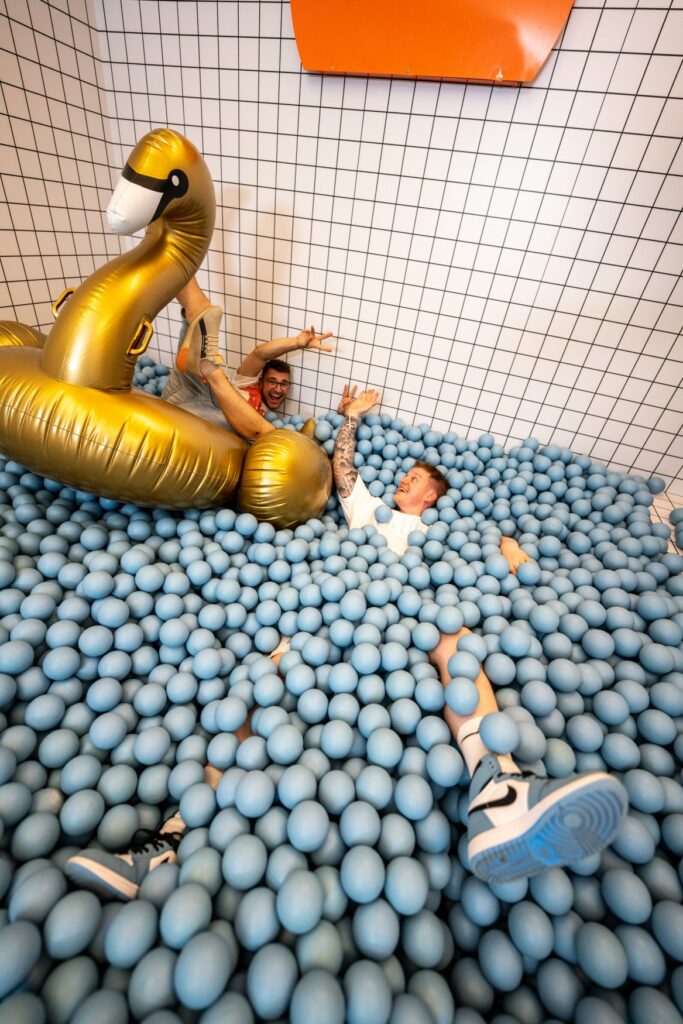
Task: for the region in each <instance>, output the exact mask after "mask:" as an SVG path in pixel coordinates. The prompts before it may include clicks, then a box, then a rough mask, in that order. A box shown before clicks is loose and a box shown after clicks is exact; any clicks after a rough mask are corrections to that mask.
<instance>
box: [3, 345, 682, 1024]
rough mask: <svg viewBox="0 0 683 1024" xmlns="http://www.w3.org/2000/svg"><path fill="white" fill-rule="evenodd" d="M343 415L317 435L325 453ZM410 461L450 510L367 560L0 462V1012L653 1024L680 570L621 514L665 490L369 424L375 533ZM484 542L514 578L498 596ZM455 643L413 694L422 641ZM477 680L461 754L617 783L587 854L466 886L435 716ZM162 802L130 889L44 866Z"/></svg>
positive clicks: (676, 882) (332, 519)
mask: <svg viewBox="0 0 683 1024" xmlns="http://www.w3.org/2000/svg"><path fill="white" fill-rule="evenodd" d="M166 372H167V371H166V370H165V368H163V367H159V366H155V365H154V363H153V362H152V360H150V359H148V358H143V359H142V360H140V365H139V369H138V374H137V377H136V384H137V385H138V386H141V387H144V388H145V390H147V391H149V392H150V393H152V394H159V393H160V390H161V387H162V386H163V383H164V379H165V374H166ZM302 420H303V418H302V417H292V418H291V419H289V420H287V421H285V420H277V421H276V422H277V423H278V424H281V425H286V426H290V427H292V428H293V429H296V428H297V426H299V425H300V424H301V422H302ZM341 422H342V421H341V417H339V416H338V415H337V414H335V413H330V414H328V415H327V416H325V417H324V418H322V419H320V420H319V421H318V424H317V428H316V435H317V438H318V440H319V441H320V443H321V444H322V445H323V446H324V448H325V450H326V451H328V452H331V451H332V448H333V445H334V437H335V434H336V431H337V429H338V428H339V425H340V423H341ZM415 459H422V460H424V461H426V462H427V463H429V464H431V465H434V466H439V467H440V468H441V470H442V471H443V472H444V473H445V474H446V476H447V478H448V482H449V490H448V493H447V494H446V495H445V496H444V497H442V498H440V499H439V501H438V504H437V507H436V508H434V509H430V510H429V511H427V512H426V513H425V515H424V521H425V523H426V524H427V525H428V530H427V533H426V534H423V533H419V532H417V533H414V534H412V535H411V537H410V545H409V547H408V549H407V551H406V553H405V554H404V555H403V556H402V557H398V556H397V555H395V554H394V553H392V552H390V551H389V550H388V548H387V546H386V541H385V539H384V538H383V537H382V536H381V535H380V534H379V533H378V531H377V529H376V527H375V525H370V526H367V527H365V528H363V529H354V530H349V529H348V527H347V526H346V524H345V521H344V519H343V516H342V514H341V511H340V509H339V506H338V503H337V499H336V497H333V498H331V500H330V502H329V503H328V506H327V509H326V510H325V512H324V514H323V515H322V516H321V518H320V519H315V520H311V521H309V522H307V523H305V524H303V525H301V526H299V527H297V528H296V529H295V530H276V529H275V528H274V527H273V526H271V525H269V524H267V523H259V522H257V520H256V519H255V518H254V517H253V516H251V515H247V514H242V513H240V512H239V511H235V510H232V509H228V508H224V509H220V510H214V511H191V512H187V513H185V514H183V513H171V512H166V511H159V510H153V511H151V510H146V509H142V508H139V507H137V506H134V505H131V504H122V503H118V502H115V501H111V500H108V499H97V498H95V497H93V496H91V495H89V494H85V493H81V492H79V491H76V490H74V489H73V488H70V487H64V486H62V485H60V484H59V483H56V482H54V481H52V480H48V479H43V478H42V477H40V476H38V475H36V474H35V473H32V472H30V471H28V470H27V469H26V468H25V467H22V466H20V465H18V464H17V463H15V462H13V461H11V460H7V459H3V458H0V837H1V838H0V897H1V904H0V1001H2V1011H1V1014H0V1016H1V1017H2V1020H3V1024H43V1022H48V1021H49V1022H51V1024H67V1022H72V1024H126V1022H127V1021H129V1020H133V1021H140V1022H144V1024H187V1022H200V1024H224V1022H229V1024H254V1022H256V1021H287V1020H288V1021H291V1022H292V1024H321V1022H323V1021H324V1022H325V1024H343V1022H345V1021H346V1022H348V1024H453V1022H455V1024H483V1022H491V1024H543V1022H546V1024H550V1022H551V1021H552V1022H555V1021H574V1022H576V1024H618V1022H621V1021H628V1022H629V1024H655V1022H662V1024H664V1022H666V1024H669V1022H677V1021H678V1022H680V1021H681V1019H682V1018H681V1011H683V907H682V906H681V897H682V895H683V870H682V868H681V857H682V855H683V788H682V786H681V762H682V760H683V732H682V729H681V722H682V713H683V647H682V641H683V576H682V575H681V571H682V570H683V557H682V556H681V555H679V554H676V553H673V552H669V551H668V550H667V548H668V542H669V537H670V532H671V531H670V529H669V527H667V526H666V525H663V524H661V523H658V522H656V523H653V522H652V520H651V517H650V512H649V506H650V504H651V501H652V495H653V494H654V493H657V492H658V491H660V490H661V489H662V488H663V482H662V481H658V480H656V479H652V480H649V481H648V480H645V479H643V478H640V477H637V476H627V475H624V474H621V473H615V472H611V471H609V470H607V469H606V468H605V467H604V466H602V465H600V464H598V463H596V462H593V461H592V460H591V459H590V458H588V457H585V456H581V455H574V454H572V453H571V452H570V451H568V450H567V449H565V448H561V447H559V446H557V445H552V444H551V445H546V446H541V445H539V444H538V442H536V441H534V440H528V441H526V442H524V444H522V445H516V446H514V447H512V448H511V449H510V450H509V451H507V452H506V451H504V449H503V447H502V446H501V445H499V444H497V443H496V442H495V440H494V438H493V437H491V436H489V435H484V436H482V437H479V438H478V439H477V440H471V441H467V440H464V439H463V438H460V437H457V436H456V435H454V434H452V433H446V434H444V433H441V432H440V431H436V430H432V429H430V428H428V427H425V426H411V425H406V424H404V423H403V422H402V421H400V420H398V419H393V418H392V417H391V416H389V415H385V414H381V415H370V416H368V417H366V418H365V420H364V421H363V423H362V424H361V425H360V427H359V430H358V445H357V454H356V465H357V467H358V469H359V472H360V475H361V477H362V479H363V480H364V481H365V482H366V484H367V486H368V488H369V490H370V492H371V493H372V494H374V495H377V496H380V497H382V498H383V499H384V501H385V502H386V508H381V509H380V510H379V511H378V513H377V519H378V521H379V522H380V523H381V522H382V521H385V520H386V519H388V518H389V517H391V515H392V514H393V509H394V508H395V505H394V501H393V495H394V493H395V489H396V484H397V481H398V480H399V479H400V477H401V476H402V475H403V473H404V472H405V471H406V470H407V469H408V468H409V467H410V465H411V464H412V462H413V460H415ZM671 522H672V525H673V527H674V529H675V537H676V541H677V543H678V545H679V546H680V545H681V543H682V542H683V511H681V510H678V511H676V512H675V513H674V514H673V515H672V519H671ZM502 536H515V537H516V538H517V539H518V541H519V543H520V544H521V546H522V548H523V549H524V551H525V552H526V553H527V554H528V555H529V556H530V558H531V559H532V561H530V562H527V563H525V564H523V565H521V566H520V567H519V570H518V572H517V574H516V575H513V574H511V573H510V571H509V568H508V565H507V563H506V562H505V560H504V559H503V558H502V556H501V555H500V540H501V537H502ZM463 625H466V626H468V627H469V628H470V629H471V630H472V632H471V634H470V635H468V636H467V637H466V638H465V639H464V640H463V641H462V642H461V644H460V646H459V652H458V654H457V655H456V657H455V658H454V659H453V660H452V665H451V666H450V669H449V670H451V671H452V672H453V681H452V682H450V683H449V684H448V686H447V687H444V686H442V684H441V683H440V681H439V680H438V678H437V674H436V671H435V669H434V667H433V666H432V664H431V662H430V660H429V654H430V651H432V650H433V649H434V647H435V646H436V644H437V642H438V639H439V635H440V633H441V632H446V633H453V632H455V631H457V630H459V629H460V628H461V627H462V626H463ZM282 637H287V638H289V639H290V644H291V646H290V650H289V651H288V652H287V653H286V654H285V655H284V656H283V657H282V660H281V662H280V666H279V672H278V671H276V670H275V669H274V665H273V662H272V661H271V660H270V658H269V654H270V653H271V652H272V651H273V650H274V649H275V648H276V646H277V645H278V644H279V642H280V639H281V638H282ZM482 665H483V667H484V670H485V672H486V674H487V675H488V676H489V678H490V679H491V681H492V683H493V685H494V687H495V689H496V694H497V699H498V702H499V706H500V708H501V710H500V711H499V712H498V713H496V714H492V715H489V716H487V717H486V718H485V719H484V721H483V723H482V735H483V736H484V739H485V742H486V743H487V745H488V746H489V747H490V748H491V749H492V750H494V751H497V752H499V753H511V754H512V755H513V756H514V758H515V759H516V761H517V762H518V764H519V765H520V767H521V768H523V769H530V770H532V771H534V772H537V773H540V774H546V775H548V776H551V777H554V778H562V777H565V776H567V775H569V774H570V773H572V772H575V771H590V770H595V769H599V770H608V771H610V772H613V773H614V774H615V775H616V776H617V777H618V778H620V779H621V780H622V781H623V783H624V785H625V787H626V789H627V791H628V795H629V799H630V810H629V813H628V815H627V817H626V818H625V819H624V821H623V823H622V825H621V827H620V829H619V832H618V834H617V837H616V839H615V841H614V843H613V844H612V846H611V847H610V848H609V849H608V850H606V851H605V852H603V853H602V855H596V856H594V857H590V858H588V859H587V860H585V861H582V862H581V863H578V864H574V865H572V866H571V867H566V868H551V869H549V870H547V871H545V872H544V873H542V874H540V875H537V876H536V877H534V878H532V879H531V880H527V879H523V880H520V881H515V882H509V883H506V884H501V885H495V886H489V885H486V884H485V883H483V882H482V881H480V880H479V879H477V878H476V877H475V876H474V875H473V874H472V873H471V871H470V870H469V865H468V859H467V844H466V823H467V806H468V782H469V779H468V775H467V770H466V768H465V765H464V763H463V760H462V757H461V755H460V753H459V751H458V749H457V747H456V746H455V744H454V742H453V740H452V737H451V735H450V732H449V730H448V728H447V726H446V724H445V722H444V718H443V709H444V705H445V704H446V703H447V704H448V705H449V706H450V707H451V708H452V709H453V710H454V711H456V712H458V713H460V714H468V713H470V712H471V711H472V710H473V709H474V707H475V706H476V699H477V698H476V690H475V687H474V680H475V679H476V677H477V674H478V672H479V670H480V667H481V666H482ZM250 712H252V718H251V727H252V730H253V735H252V736H250V737H249V738H248V739H246V740H244V741H243V742H242V743H239V742H238V740H237V738H236V736H235V735H234V730H237V729H239V728H240V727H241V726H242V725H244V723H245V722H246V721H247V717H248V715H249V714H250ZM207 764H208V765H211V766H213V768H214V769H217V770H218V771H219V772H221V773H222V778H221V780H220V782H219V784H218V785H217V787H216V788H215V789H214V788H212V787H211V786H210V785H209V784H208V783H207V782H206V781H205V771H204V767H205V765H207ZM178 807H179V809H180V812H181V813H182V816H183V818H184V819H185V821H186V823H187V825H188V828H187V831H186V832H185V834H184V838H183V839H182V842H181V844H180V847H179V851H178V863H177V864H170V863H167V864H163V865H162V866H160V867H158V868H157V869H155V870H154V871H152V872H151V873H150V874H149V875H148V876H147V877H146V878H145V880H144V882H143V883H142V886H141V890H140V896H139V899H137V900H136V901H134V902H131V903H128V904H123V903H119V902H115V901H112V902H105V903H101V902H100V901H99V900H98V899H97V898H96V896H95V895H94V894H93V893H91V892H87V891H78V890H75V889H72V888H70V886H69V884H68V883H67V879H66V877H65V875H64V873H63V871H62V867H63V864H64V862H65V860H66V859H67V858H69V857H71V856H72V855H74V854H75V853H76V852H77V851H79V850H81V849H83V848H84V847H92V846H100V847H102V848H104V849H106V850H109V851H119V850H125V849H126V848H127V847H128V846H129V845H130V844H131V843H132V842H134V841H135V838H136V835H137V834H138V833H139V831H140V830H150V829H151V830H153V829H155V828H157V827H158V826H159V824H160V823H161V822H162V821H163V820H165V819H166V818H167V817H168V816H169V815H170V814H171V813H172V812H173V811H174V810H175V809H176V808H178Z"/></svg>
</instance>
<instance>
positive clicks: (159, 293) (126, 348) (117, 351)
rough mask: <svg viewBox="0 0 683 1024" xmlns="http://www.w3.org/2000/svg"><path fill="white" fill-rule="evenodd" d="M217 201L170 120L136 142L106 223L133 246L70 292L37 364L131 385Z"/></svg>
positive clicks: (70, 379)
mask: <svg viewBox="0 0 683 1024" xmlns="http://www.w3.org/2000/svg"><path fill="white" fill-rule="evenodd" d="M215 213H216V203H215V196H214V190H213V184H212V182H211V177H210V175H209V171H208V168H207V166H206V164H205V163H204V160H203V159H202V157H201V156H200V154H199V152H198V151H197V150H196V149H195V147H194V146H193V145H192V143H190V142H189V141H188V140H187V139H185V138H183V137H182V136H181V135H179V134H178V133H177V132H174V131H171V130H170V129H159V130H157V131H153V132H150V133H149V134H148V135H146V136H145V137H144V138H143V139H141V140H140V142H139V143H138V144H137V146H136V147H135V149H134V150H133V152H132V153H131V155H130V158H129V160H128V162H127V164H126V166H125V168H124V173H123V178H122V180H121V182H120V185H119V187H118V188H117V190H116V192H115V193H114V198H113V200H112V204H110V209H109V219H110V223H111V226H112V228H113V229H114V230H116V231H117V232H119V233H125V234H129V233H134V232H135V231H138V230H139V229H140V228H142V227H145V226H146V225H148V226H147V231H146V233H145V237H144V238H143V240H142V241H141V242H140V244H139V245H137V246H136V247H135V248H134V249H131V250H130V251H129V252H125V253H123V254H122V255H121V256H119V257H117V258H116V259H114V260H112V261H111V262H109V263H107V264H105V266H103V267H100V268H99V269H98V270H97V271H95V273H94V274H92V275H91V277H89V278H88V279H87V280H86V281H84V282H83V284H82V285H81V286H80V287H79V288H78V289H77V290H76V291H75V292H74V293H73V295H72V296H71V298H70V299H69V300H68V302H66V303H65V305H64V306H63V308H62V310H61V311H60V313H59V317H58V319H57V321H56V323H55V325H54V327H53V328H52V330H51V331H50V334H49V336H48V338H47V341H46V342H45V345H44V347H43V352H42V357H41V364H40V365H41V368H42V370H44V372H45V373H47V374H49V376H51V377H53V378H55V379H56V380H60V381H63V382H64V383H68V384H75V385H79V386H81V387H88V388H96V389H99V390H103V391H104V390H106V391H110V390H127V389H129V388H130V386H131V383H132V379H133V373H134V370H135V363H136V361H137V359H138V357H139V356H140V355H141V353H142V352H143V351H144V349H145V348H146V346H147V344H148V342H149V339H150V337H151V327H150V324H151V321H152V320H153V319H154V317H155V316H157V314H158V313H159V312H160V311H161V310H162V309H163V308H164V307H165V306H166V305H167V304H168V303H169V302H170V301H171V299H172V298H173V297H174V296H175V295H177V294H178V292H179V291H180V290H181V289H182V288H183V287H184V286H185V285H186V284H187V282H188V281H189V280H190V278H191V277H192V276H193V275H194V274H195V272H196V270H197V269H198V267H199V266H200V264H201V262H202V260H203V259H204V256H205V254H206V251H207V249H208V247H209V243H210V241H211V236H212V234H213V227H214V221H215Z"/></svg>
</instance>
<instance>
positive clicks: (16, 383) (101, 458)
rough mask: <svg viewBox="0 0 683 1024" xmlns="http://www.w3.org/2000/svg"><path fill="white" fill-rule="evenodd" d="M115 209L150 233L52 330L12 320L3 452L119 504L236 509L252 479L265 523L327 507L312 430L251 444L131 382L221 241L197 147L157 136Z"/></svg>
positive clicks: (324, 474)
mask: <svg viewBox="0 0 683 1024" xmlns="http://www.w3.org/2000/svg"><path fill="white" fill-rule="evenodd" d="M108 217H109V222H110V226H111V227H112V229H113V230H114V231H116V232H117V233H120V234H133V233H134V232H136V231H138V230H140V229H141V228H143V227H145V226H147V230H146V232H145V236H144V238H143V240H142V241H141V242H140V243H139V245H137V246H136V247H135V248H134V249H132V250H130V251H128V252H126V253H124V254H122V255H121V256H119V257H117V258H116V259H114V260H112V261H111V262H109V263H107V264H105V265H104V266H102V267H100V268H99V269H98V270H96V271H95V273H94V274H92V275H91V276H90V277H89V278H87V280H86V281H84V282H83V284H81V285H80V287H79V288H77V289H76V290H75V291H74V292H73V293H71V292H69V291H67V292H65V293H64V295H63V296H62V297H60V299H58V300H57V301H56V302H55V304H54V306H53V309H54V311H55V316H56V317H57V319H56V322H55V325H54V327H53V328H52V330H51V331H50V333H49V334H48V336H47V337H45V336H43V335H42V334H40V332H38V331H35V330H33V329H31V328H29V327H26V326H25V325H23V324H16V323H9V322H0V451H2V452H3V453H4V454H5V455H7V456H9V457H11V458H13V459H16V460H17V461H19V462H21V463H23V464H24V465H26V466H28V467H29V468H30V469H32V470H34V471H36V472H39V473H42V474H43V475H45V476H48V477H51V478H53V479H56V480H59V481H61V482H63V483H65V484H67V485H70V486H73V487H78V488H79V489H81V490H87V491H92V492H94V493H95V494H98V495H100V496H102V497H106V498H113V499H115V500H119V501H132V502H135V503H137V504H139V505H148V506H157V507H162V508H178V509H182V508H206V507H210V506H217V505H225V504H228V503H230V501H231V500H232V499H233V498H234V496H235V494H236V492H237V488H238V486H239V484H240V478H241V476H242V477H243V479H242V486H241V488H240V493H239V500H240V505H241V506H242V507H243V508H244V509H245V510H248V511H252V507H253V511H254V513H255V514H257V515H258V516H259V518H261V519H267V520H269V521H271V522H273V523H275V524H277V525H279V526H285V525H287V526H289V525H293V524H294V523H296V522H301V521H303V520H304V519H306V518H309V517H310V516H315V515H318V514H319V513H320V512H321V511H322V509H323V508H324V506H325V503H326V501H327V498H328V497H329V493H330V488H331V471H330V466H329V460H328V459H327V456H326V455H325V454H324V452H322V451H321V449H320V448H319V447H318V446H317V445H316V444H315V443H314V442H313V441H312V440H310V439H309V438H308V437H305V436H302V435H301V434H294V433H293V432H292V431H274V432H272V433H270V434H267V435H264V436H263V437H262V438H260V439H259V441H258V442H257V443H256V444H255V445H254V446H253V447H252V448H251V450H248V448H247V445H246V444H245V442H244V441H243V440H242V439H241V438H239V437H238V436H237V435H235V434H232V433H230V432H228V431H226V430H222V429H220V428H219V427H215V426H212V425H211V424H208V423H206V422H205V421H204V420H202V419H200V418H199V417H197V416H194V415H193V414H192V413H189V412H186V411H185V410H183V409H181V408H179V407H177V406H173V405H170V404H169V403H168V402H164V401H163V400H161V399H159V398H155V397H153V396H152V395H149V394H146V393H144V392H140V391H136V390H133V389H132V387H131V384H132V380H133V373H134V370H135V363H136V361H137V359H138V357H139V356H140V355H142V353H143V352H144V351H145V349H146V348H147V345H148V344H149V341H150V338H151V336H152V326H151V322H152V320H153V319H154V317H155V316H156V315H157V314H158V313H159V312H160V310H162V309H163V308H164V307H165V306H166V305H167V304H168V303H169V302H170V300H171V299H172V298H173V297H174V296H175V295H177V293H178V292H179V291H180V290H181V288H183V286H184V285H185V284H187V282H188V281H189V280H190V278H191V277H192V276H193V275H194V274H195V272H196V270H197V269H198V267H199V266H200V264H201V262H202V260H203V258H204V255H205V254H206V250H207V248H208V246H209V242H210V240H211V236H212V233H213V226H214V219H215V197H214V190H213V184H212V181H211V176H210V174H209V170H208V168H207V166H206V164H205V162H204V160H203V159H202V157H201V155H200V154H199V152H198V151H197V150H196V149H195V147H194V146H193V145H192V144H191V143H190V142H189V141H188V140H187V139H185V138H183V136H181V135H179V134H178V133H177V132H174V131H171V130H170V129H157V130H155V131H153V132H150V133H149V134H148V135H146V136H145V137H144V138H143V139H141V140H140V142H138V144H137V145H136V146H135V148H134V150H133V152H132V153H131V155H130V157H129V159H128V162H127V163H126V166H125V167H124V169H123V174H122V178H121V181H120V182H119V184H118V186H117V188H116V190H115V192H114V195H113V197H112V201H111V203H110V205H109V209H108ZM282 435H287V436H285V437H283V436H282ZM245 459H246V462H245ZM243 469H244V474H242V470H243Z"/></svg>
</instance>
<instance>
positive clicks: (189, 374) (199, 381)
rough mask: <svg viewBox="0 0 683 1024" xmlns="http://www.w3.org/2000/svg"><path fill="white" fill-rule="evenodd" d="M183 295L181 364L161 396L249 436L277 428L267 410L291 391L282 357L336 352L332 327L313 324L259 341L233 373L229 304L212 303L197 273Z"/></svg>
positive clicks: (180, 298)
mask: <svg viewBox="0 0 683 1024" xmlns="http://www.w3.org/2000/svg"><path fill="white" fill-rule="evenodd" d="M178 301H179V302H180V304H181V306H182V312H183V321H184V322H183V327H182V330H181V334H180V340H179V344H178V351H177V354H176V365H175V367H174V368H173V370H171V373H170V374H169V378H168V382H167V384H166V387H165V388H164V392H163V394H162V396H161V397H162V398H163V399H165V401H167V402H170V403H171V404H172V405H179V406H181V407H182V408H183V409H186V410H187V411H188V412H192V413H194V414H195V415H196V416H199V417H200V418H201V419H203V420H206V421H207V422H209V423H212V424H214V425H215V426H219V427H225V425H226V420H227V423H228V424H229V426H230V427H232V429H233V430H234V431H235V433H237V434H240V435H241V436H242V437H244V438H245V440H247V441H253V440H254V439H255V438H257V437H258V436H259V435H261V434H265V433H268V432H269V431H271V430H273V429H274V428H273V425H272V424H271V423H269V422H268V421H267V420H266V419H265V415H266V412H267V410H269V409H270V410H271V411H272V412H276V411H277V410H278V409H279V408H280V407H281V406H282V404H283V402H284V401H285V399H286V397H287V393H288V391H289V387H290V383H291V377H290V368H289V365H288V363H286V362H285V361H284V360H283V359H281V358H280V357H281V356H283V355H286V354H287V353H288V352H294V351H296V350H297V349H309V350H310V349H313V350H316V349H317V350H318V351H319V352H332V348H331V347H330V346H329V345H325V344H324V342H325V341H326V340H327V338H330V337H331V336H332V335H331V332H328V333H327V334H317V333H316V331H315V328H314V327H311V328H309V329H306V330H303V331H301V332H300V333H299V334H297V335H296V337H293V338H276V339H274V340H273V341H267V342H265V343H264V344H262V345H257V346H256V348H255V349H254V350H253V351H252V352H250V353H249V355H248V356H247V357H246V358H245V359H243V360H242V362H241V363H240V366H239V368H238V369H237V372H236V373H235V374H233V375H232V378H229V377H228V370H227V367H226V364H225V360H224V358H223V355H222V353H221V350H220V344H219V341H218V334H219V330H220V324H221V319H222V317H223V310H222V309H221V308H220V306H214V305H212V304H211V302H210V300H209V298H208V297H207V296H206V295H205V294H204V292H203V291H202V290H201V288H200V287H199V285H198V284H197V280H196V278H192V280H191V281H190V282H189V284H187V285H186V286H185V288H183V290H182V291H181V292H179V294H178Z"/></svg>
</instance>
